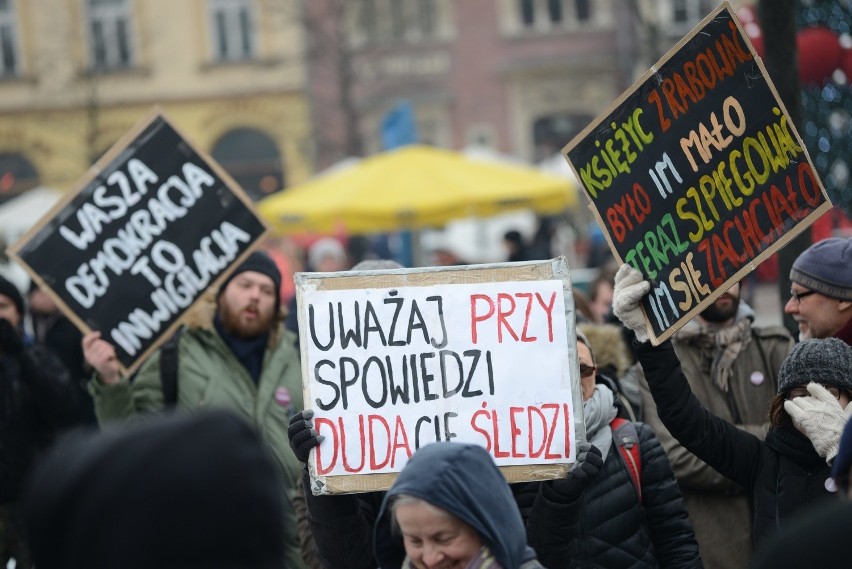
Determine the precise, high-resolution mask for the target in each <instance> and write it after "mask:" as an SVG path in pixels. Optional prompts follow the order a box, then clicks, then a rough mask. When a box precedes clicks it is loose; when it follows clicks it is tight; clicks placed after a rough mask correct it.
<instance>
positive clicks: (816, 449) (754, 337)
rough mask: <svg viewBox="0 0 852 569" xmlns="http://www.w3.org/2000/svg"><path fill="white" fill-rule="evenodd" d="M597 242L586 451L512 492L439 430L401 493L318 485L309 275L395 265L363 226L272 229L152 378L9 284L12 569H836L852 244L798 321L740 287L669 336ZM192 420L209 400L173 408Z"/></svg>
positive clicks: (517, 243) (529, 247) (522, 249)
mask: <svg viewBox="0 0 852 569" xmlns="http://www.w3.org/2000/svg"><path fill="white" fill-rule="evenodd" d="M556 234H557V231H556V230H555V227H554V223H553V220H548V219H545V220H543V222H542V223H541V226H540V229H539V231H537V232H536V233H535V234H534V235H530V236H524V235H522V234H521V233H520V232H518V231H515V230H511V231H508V232H506V234H505V235H504V240H503V247H504V251H505V260H506V261H510V262H517V261H528V260H537V259H549V258H552V257H554V256H557V255H559V254H560V250H559V249H560V247H562V245H559V244H557V243H561V242H559V241H558V239H556ZM587 237H588V238H587V239H584V240H583V241H582V243H583V246H582V251H583V254H584V255H585V256H586V258H587V260H588V262H587V267H584V268H595V269H597V271H596V277H595V278H594V279H592V280H590V281H589V282H587V283H583V286H582V287H575V288H574V290H573V293H574V307H575V311H576V319H577V330H578V333H577V336H578V338H577V340H578V343H577V354H578V359H579V362H578V363H579V370H580V381H581V391H582V395H583V403H582V404H583V409H584V421H585V423H586V438H587V442H586V443H584V444H583V446H582V447H581V449H580V451H581V452H579V454H578V458H577V464H576V465H575V466H574V468H573V469H572V470H571V471H570V473H569V474H568V475H567V477H565V478H563V479H557V480H549V481H546V482H535V483H533V482H529V483H522V484H512V485H508V484H506V483H505V480H504V479H503V477H502V475H501V474H500V472H499V470H498V469H497V468H496V466H495V465H494V462H493V460H491V458H490V457H489V455H488V454H487V453H486V452H485V451H484V450H482V449H479V448H478V447H474V446H470V445H463V444H459V443H437V444H434V445H428V446H426V447H424V448H422V449H421V450H419V451H417V452H416V453H415V454H414V456H413V457H412V459H411V460H410V461H409V463H408V465H407V466H406V467H405V469H404V470H403V472H402V473H401V474H400V476H399V477H398V478H397V480H396V482H395V484H394V485H393V487H392V488H391V489H390V490H389V491H387V492H382V493H365V494H351V495H337V496H315V495H313V493H312V492H311V490H310V478H309V476H308V472H307V468H306V463H307V462H308V459H309V457H310V453H311V451H312V449H313V448H314V447H316V446H317V445H318V444H319V443H320V442H321V441H322V437H321V436H319V434H318V433H317V431H316V430H315V428H314V425H313V422H312V419H313V413H312V411H311V409H310V406H309V405H308V406H307V407H306V405H305V404H304V402H303V401H302V388H301V385H302V382H301V368H300V364H299V352H298V323H297V321H296V314H297V311H296V304H295V294H294V293H295V288H294V285H293V279H292V278H290V275H292V274H293V273H294V272H298V271H301V270H307V271H320V272H337V271H346V270H352V269H354V270H369V269H377V268H394V267H401V265H399V264H398V263H395V262H393V261H389V260H383V259H381V258H380V257H381V256H380V255H378V254H376V253H375V249H374V248H372V247H371V246H370V244H369V242H368V241H364V240H360V239H357V240H356V239H353V240H344V239H338V238H336V237H322V238H319V239H316V240H313V241H310V242H306V243H305V247H304V249H300V248H298V247H296V246H295V244H294V242H292V241H284V240H281V239H276V240H270V241H268V242H267V243H265V244H264V246H263V249H264V250H265V252H255V253H253V254H252V255H250V256H249V257H248V258H247V259H246V260H245V262H243V263H242V264H241V265H240V266H239V267H238V268H236V270H234V272H233V273H232V274H231V275H230V276H229V278H228V279H227V280H226V281H225V282H224V283H223V284H222V286H221V287H220V288H219V290H217V291H210V292H209V294H208V295H207V297H206V298H205V299H204V302H203V303H201V305H200V306H199V307H197V308H196V309H195V310H194V311H193V313H192V314H191V315H190V317H189V318H188V319H187V320H186V322H185V323H184V324H185V325H184V327H183V329H182V331H181V333H180V335H179V336H177V337H176V338H175V339H174V342H171V343H170V344H171V345H172V347H171V348H169V350H172V351H171V352H170V351H167V350H166V348H163V349H161V350H160V351H159V352H157V353H155V354H154V355H153V356H152V357H150V358H149V359H148V360H147V361H146V362H145V363H144V364H143V365H142V367H141V368H140V369H139V371H138V372H137V373H136V374H134V376H133V377H126V376H125V375H124V374H123V373H122V371H121V368H120V366H119V364H118V361H117V359H116V355H115V349H114V347H113V346H112V345H111V344H110V343H109V342H107V341H106V340H105V339H104V338H102V337H101V336H100V333H99V332H98V331H94V332H92V333H90V334H87V335H85V336H83V335H82V334H81V333H80V332H79V331H78V330H77V328H76V326H74V325H73V323H72V322H71V321H69V320H68V319H67V318H66V317H65V316H64V315H63V314H62V313H61V312H60V311H59V310H58V309H57V307H56V305H55V304H54V303H53V301H52V300H51V297H50V295H48V294H45V293H44V291H40V290H39V289H38V288H37V287H36V286H31V287H30V288H29V289H28V290H27V291H21V290H19V289H18V288H17V287H16V286H15V285H14V284H13V283H12V282H10V281H8V280H6V279H3V278H2V277H0V567H5V564H6V563H7V562H9V561H10V560H12V559H14V562H15V563H16V567H18V568H20V569H29V567H31V566H32V564H33V563H35V566H37V567H38V568H39V569H51V568H59V567H67V568H77V567H80V568H83V567H85V568H87V569H97V568H99V567H103V568H119V567H121V568H131V569H132V568H134V567H139V568H142V567H164V568H165V567H182V568H188V567H199V568H201V567H223V568H226V567H227V568H232V567H258V568H260V567H263V568H272V567H293V568H308V567H310V568H315V567H332V568H347V569H352V568H364V569H370V568H375V567H382V568H394V569H395V568H399V567H417V568H421V567H429V568H432V567H460V568H466V569H477V568H483V569H485V568H491V569H499V568H504V569H517V568H519V567H522V568H524V569H533V568H535V567H547V568H550V569H554V568H558V567H566V568H567V567H604V568H621V567H625V568H627V567H635V568H639V567H709V568H737V567H743V568H745V567H749V566H753V567H788V566H789V567H793V566H797V567H798V566H820V567H830V566H843V565H844V563H843V560H844V556H843V555H842V554H843V551H842V550H843V547H842V546H843V543H844V540H843V536H844V535H848V532H849V531H850V530H852V503H849V502H847V495H848V494H849V482H850V468H852V427H850V428H846V427H847V423H848V421H847V419H848V416H849V415H850V414H852V406H850V405H849V402H850V399H852V347H850V345H852V238H850V237H829V238H826V239H822V240H819V241H817V242H816V243H815V244H813V245H812V246H811V247H810V248H809V249H808V250H807V251H805V252H804V253H803V254H802V255H800V256H799V257H798V258H797V259H796V262H795V263H794V265H793V269H792V271H791V273H790V279H791V281H792V283H793V284H792V288H791V290H790V294H789V297H788V299H784V300H785V303H784V307H783V310H784V312H786V313H787V314H789V315H791V316H792V317H793V319H794V320H795V322H796V324H797V326H798V330H796V331H795V333H794V334H791V333H790V332H789V331H788V330H787V329H785V328H784V327H782V326H761V325H758V324H757V323H756V318H755V312H754V310H753V309H752V308H751V307H750V306H749V305H748V303H747V302H746V300H745V299H746V298H747V294H748V287H749V283H747V282H741V283H736V284H734V285H733V286H731V287H730V288H729V289H728V290H727V291H725V292H724V293H723V294H722V295H721V296H720V297H719V298H718V299H717V300H716V301H715V302H713V303H712V304H711V305H710V306H709V307H708V308H706V309H705V310H703V311H702V312H701V313H700V314H698V315H697V316H696V317H695V318H694V319H692V320H691V321H690V322H689V323H688V324H687V325H685V326H684V327H683V328H681V329H680V330H679V331H678V332H677V333H676V334H674V336H673V337H672V338H671V339H670V340H668V341H665V342H663V343H661V344H660V345H659V346H653V345H652V344H651V343H650V342H649V341H648V336H647V332H646V330H645V321H644V317H643V315H642V313H641V311H640V309H639V302H640V300H641V298H642V297H643V296H644V295H645V294H647V293H648V290H649V283H648V282H647V281H645V280H644V279H643V277H642V276H641V274H639V273H638V271H636V270H635V269H632V268H630V267H629V266H627V265H624V266H621V267H618V266H616V265H614V264H613V263H612V262H611V257H609V254H608V248H607V246H606V243H605V240H603V239H602V238H601V239H597V238H596V237H595V235H594V234H593V233H590V234H589V235H588V236H587ZM371 251H373V253H371ZM429 253H430V258H429V259H428V262H429V264H432V265H456V264H464V263H467V262H469V261H470V260H468V259H462V258H459V257H458V256H457V255H456V254H454V252H453V251H452V250H451V248H436V249H434V250H432V251H430V252H429ZM576 253H577V251H576V250H575V251H574V252H573V253H572V254H574V255H576ZM382 256H386V255H382ZM356 261H358V262H357V263H356ZM167 345H168V344H167ZM189 409H194V410H201V411H207V410H214V411H216V412H210V413H193V414H183V413H166V414H165V415H166V417H165V418H163V417H162V415H163V413H162V412H163V411H168V410H177V411H181V410H189ZM223 410H227V411H228V412H223ZM143 416H154V417H157V416H161V418H159V419H156V418H155V419H149V420H146V421H141V420H138V419H139V418H140V417H143ZM99 428H100V429H99ZM844 429H845V431H844ZM99 430H100V432H98V431H99ZM68 432H71V434H70V435H67V434H65V433H68ZM844 432H845V434H844ZM57 441H59V442H58V443H57ZM801 536H807V540H808V541H809V544H810V547H809V548H808V551H807V555H805V554H804V553H803V552H802V551H800V550H798V549H797V548H796V547H795V544H796V543H799V542H800V541H801V539H802V537H801Z"/></svg>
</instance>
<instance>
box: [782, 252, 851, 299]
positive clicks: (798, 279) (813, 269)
mask: <svg viewBox="0 0 852 569" xmlns="http://www.w3.org/2000/svg"><path fill="white" fill-rule="evenodd" d="M790 280H791V281H793V282H794V283H797V284H800V285H802V286H803V287H806V288H809V289H811V290H815V291H817V292H818V293H820V294H824V295H825V296H828V297H830V298H836V299H837V300H852V237H848V238H846V239H843V238H840V237H832V238H830V239H823V240H822V241H817V242H816V243H814V244H813V245H811V246H810V247H808V248H807V249H806V250H805V252H804V253H802V254H801V255H799V257H798V258H797V259H796V261H795V262H794V263H793V268H792V269H790Z"/></svg>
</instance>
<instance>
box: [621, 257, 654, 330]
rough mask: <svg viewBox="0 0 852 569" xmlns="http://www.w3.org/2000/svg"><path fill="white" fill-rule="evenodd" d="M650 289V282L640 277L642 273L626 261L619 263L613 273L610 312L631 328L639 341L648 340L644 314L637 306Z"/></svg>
mask: <svg viewBox="0 0 852 569" xmlns="http://www.w3.org/2000/svg"><path fill="white" fill-rule="evenodd" d="M650 290H651V283H649V282H648V281H646V280H645V279H644V278H643V277H642V273H640V272H639V271H637V270H636V269H634V268H633V267H631V266H630V265H628V264H626V263H625V264H624V265H621V267H620V268H619V269H618V272H617V273H616V274H615V288H614V289H613V291H612V313H613V314H615V316H616V317H617V318H618V319H619V320H621V323H622V324H624V325H625V326H627V327H628V328H629V329H631V330H633V332H634V333H635V334H636V339H637V340H639V341H640V342H647V341H648V331H647V330H646V329H645V316H644V315H643V313H642V309H641V308H640V307H639V301H640V300H642V297H643V296H645V295H646V294H648V292H650Z"/></svg>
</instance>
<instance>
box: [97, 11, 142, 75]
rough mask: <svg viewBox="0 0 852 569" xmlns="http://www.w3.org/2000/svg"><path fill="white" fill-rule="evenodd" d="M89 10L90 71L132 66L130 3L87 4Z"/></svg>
mask: <svg viewBox="0 0 852 569" xmlns="http://www.w3.org/2000/svg"><path fill="white" fill-rule="evenodd" d="M88 8H89V42H90V46H91V62H92V63H91V65H92V69H94V70H96V71H109V70H113V69H126V68H128V67H130V66H132V65H133V50H132V47H131V46H132V42H131V36H130V34H131V30H130V22H131V13H132V12H131V9H130V0H88Z"/></svg>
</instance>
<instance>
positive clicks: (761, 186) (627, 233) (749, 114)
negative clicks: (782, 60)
mask: <svg viewBox="0 0 852 569" xmlns="http://www.w3.org/2000/svg"><path fill="white" fill-rule="evenodd" d="M563 154H564V155H565V157H566V159H567V160H568V161H569V163H570V164H571V167H572V168H573V170H574V172H575V174H576V175H577V178H578V179H579V180H580V182H581V184H582V186H583V188H584V190H585V191H586V193H587V194H588V197H589V199H590V200H591V206H592V211H593V212H594V215H595V217H596V218H597V222H598V224H599V225H600V226H601V228H602V229H603V230H604V234H605V235H606V237H607V239H608V240H609V244H610V247H611V249H612V252H613V254H614V255H615V258H616V260H617V261H618V262H619V264H620V263H623V262H626V263H629V264H630V265H632V266H633V267H635V268H636V269H638V270H639V271H640V272H642V273H643V275H644V276H645V277H646V278H647V279H648V280H650V281H651V283H652V289H651V293H650V294H649V295H647V296H646V297H645V298H644V299H643V301H642V307H643V310H644V312H645V317H646V326H647V328H648V332H649V336H650V338H651V341H652V342H653V343H654V344H655V345H656V344H659V343H660V342H662V341H664V340H666V339H667V338H669V337H670V336H671V335H672V334H674V332H676V331H677V330H678V329H679V328H680V327H681V326H683V325H684V324H685V323H686V322H688V321H689V320H690V319H691V318H693V317H694V316H695V315H696V314H698V313H699V312H700V311H702V310H703V309H704V308H706V307H707V306H708V305H709V304H710V303H712V302H713V301H714V300H715V299H716V298H717V297H718V296H719V295H721V294H722V293H723V292H725V291H726V290H727V289H728V288H729V287H730V286H731V285H732V284H734V283H735V282H737V281H738V280H740V279H742V278H743V277H744V276H745V275H746V274H747V273H748V272H750V271H752V270H753V269H754V268H755V267H756V266H757V265H758V264H759V263H760V262H762V261H763V260H765V259H766V258H767V257H768V256H769V255H771V254H772V253H774V252H775V251H777V250H778V249H780V248H781V247H783V246H784V245H785V244H786V243H787V242H788V241H789V240H790V239H792V238H793V237H795V236H796V235H797V234H798V233H800V232H801V231H802V230H804V229H805V228H807V227H808V226H809V225H810V224H811V223H813V222H814V221H815V220H816V219H817V218H818V217H819V216H820V215H822V214H823V213H824V212H825V211H827V210H828V209H829V208H830V207H831V204H830V202H829V200H828V196H827V195H826V193H825V190H824V189H823V187H822V183H821V182H820V180H819V177H818V176H817V174H816V171H815V170H814V167H813V164H812V163H811V160H810V158H809V157H808V154H807V152H806V150H805V147H804V144H803V143H802V140H801V138H800V137H799V135H798V133H797V132H796V130H795V128H794V126H793V124H792V122H791V120H790V117H789V116H788V114H787V112H786V110H785V109H784V107H783V105H782V104H781V101H780V99H779V97H778V93H777V92H776V90H775V88H774V87H773V85H772V84H771V83H770V81H769V78H768V74H767V72H766V68H765V67H764V65H763V62H762V61H761V60H760V58H759V57H758V56H757V54H756V52H755V51H754V48H753V47H752V46H751V44H750V43H749V42H748V40H747V38H746V36H745V34H744V33H743V30H742V28H741V27H740V25H739V22H738V21H737V19H736V17H735V16H734V15H733V12H732V10H731V7H730V5H729V4H727V3H725V4H723V5H722V6H720V7H719V8H717V9H716V10H715V11H714V12H713V13H712V14H710V15H709V16H708V17H707V18H705V19H704V20H703V21H702V22H701V23H700V24H699V25H698V26H697V27H696V28H695V29H694V30H693V31H692V32H691V33H690V34H689V35H688V36H686V37H685V38H684V39H682V40H681V41H680V42H679V43H678V44H677V45H676V46H675V47H674V48H672V50H671V51H670V52H669V53H668V54H666V55H665V56H664V57H663V58H662V59H661V60H660V61H659V62H657V64H656V65H655V66H654V67H653V68H652V69H651V70H649V71H648V72H647V73H645V74H644V75H643V76H642V77H641V78H640V79H639V80H638V81H637V82H636V83H635V84H634V85H633V86H632V87H631V88H630V89H629V90H628V91H627V92H625V93H624V94H623V95H622V96H621V97H620V98H619V99H618V100H617V101H616V102H615V103H614V104H613V105H612V106H611V107H610V109H609V110H607V111H605V112H604V113H603V114H602V115H601V116H600V117H599V118H597V119H596V120H595V121H594V122H593V123H592V124H590V125H589V126H588V127H587V128H586V129H585V130H583V132H581V133H580V134H579V135H578V136H577V137H576V138H575V139H574V140H573V141H571V143H569V144H568V145H567V146H566V147H565V148H564V149H563Z"/></svg>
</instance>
